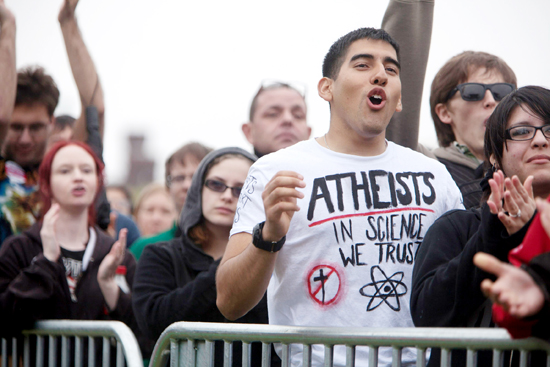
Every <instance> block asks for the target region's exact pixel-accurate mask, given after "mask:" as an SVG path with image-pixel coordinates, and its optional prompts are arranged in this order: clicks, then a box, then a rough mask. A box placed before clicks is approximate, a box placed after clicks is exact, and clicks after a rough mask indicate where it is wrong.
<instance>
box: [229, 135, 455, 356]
mask: <svg viewBox="0 0 550 367" xmlns="http://www.w3.org/2000/svg"><path fill="white" fill-rule="evenodd" d="M281 170H290V171H295V172H298V173H299V174H301V175H302V176H304V181H305V183H306V187H305V188H304V189H300V190H301V191H302V192H303V193H304V198H303V199H300V200H298V206H299V207H300V211H298V212H296V213H295V214H294V216H293V218H292V221H291V224H290V228H289V231H288V233H287V235H286V243H285V245H284V246H283V248H282V249H281V251H280V253H279V255H278V257H277V261H276V263H275V269H274V273H273V276H272V278H271V281H270V284H269V287H268V312H269V323H270V324H275V325H294V326H338V327H350V326H353V327H356V326H364V327H383V328H387V327H413V326H414V324H413V322H412V319H411V316H410V311H409V309H410V308H409V298H410V292H411V278H412V269H413V265H414V259H415V256H416V252H417V250H418V247H419V244H420V243H421V242H422V240H423V238H424V235H425V234H426V231H427V230H428V228H429V227H430V226H431V224H432V223H433V222H434V221H435V220H436V219H437V218H438V217H439V216H441V215H442V214H443V213H445V212H446V211H448V210H451V209H456V208H463V206H462V197H461V194H460V191H459V189H458V188H457V186H456V184H455V182H454V181H453V179H452V178H451V176H450V174H449V173H448V172H447V170H446V169H445V167H444V166H443V165H442V164H440V163H439V162H437V161H436V160H434V159H431V158H427V157H426V156H424V155H422V154H420V153H417V152H415V151H413V150H410V149H408V148H404V147H401V146H399V145H396V144H394V143H392V142H388V146H387V148H386V151H385V152H384V153H383V154H381V155H378V156H375V157H360V156H354V155H347V154H341V153H336V152H333V151H331V150H329V149H326V148H324V147H322V146H321V145H320V144H318V143H317V142H316V141H315V140H308V141H304V142H301V143H298V144H296V145H294V146H292V147H289V148H286V149H283V150H280V151H278V152H276V153H272V154H269V155H267V156H265V157H262V158H261V159H259V160H258V161H257V162H256V163H254V165H253V166H252V167H251V168H250V171H249V173H248V177H247V179H246V182H245V185H244V187H243V190H242V193H241V197H240V198H239V203H238V206H237V211H236V214H235V220H234V224H233V228H232V229H231V235H233V234H235V233H240V232H248V233H252V229H253V227H254V226H255V225H256V224H257V223H259V222H262V221H264V220H265V213H264V208H263V201H262V196H261V195H262V191H263V189H264V187H265V185H266V183H267V182H268V181H269V180H270V179H271V178H272V177H273V176H274V175H275V173H277V172H278V171H281ZM291 356H292V360H291V361H292V365H301V363H302V351H301V348H298V347H297V346H292V348H291ZM323 356H324V351H323V348H322V347H321V346H320V347H314V348H312V359H313V366H320V365H322V363H323ZM367 360H368V350H367V348H357V350H356V361H357V365H365V364H366V363H367ZM402 360H403V365H407V363H411V364H414V363H415V362H416V353H415V350H414V349H404V350H403V354H402ZM390 364H391V349H390V348H381V349H380V350H379V365H380V366H384V365H390ZM334 365H335V366H340V365H341V366H344V365H345V348H344V347H341V348H340V347H335V348H334Z"/></svg>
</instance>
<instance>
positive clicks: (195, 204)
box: [179, 147, 258, 236]
mask: <svg viewBox="0 0 550 367" xmlns="http://www.w3.org/2000/svg"><path fill="white" fill-rule="evenodd" d="M226 154H238V155H242V156H243V157H245V158H248V159H250V161H252V163H254V162H256V159H258V158H257V157H256V156H255V155H254V154H252V153H249V152H247V151H246V150H244V149H241V148H238V147H228V148H221V149H218V150H214V151H212V152H210V153H208V155H206V157H204V158H203V160H202V161H201V163H200V164H199V167H198V168H197V170H196V171H195V174H194V175H193V180H192V181H191V187H190V188H189V191H188V192H187V199H186V200H185V205H184V206H183V209H182V211H181V214H180V222H179V227H180V230H181V232H182V234H184V235H185V236H187V235H188V232H189V229H191V228H192V227H193V226H195V225H196V224H197V223H199V221H200V220H201V218H202V188H203V186H204V179H205V176H206V168H207V167H208V165H209V164H210V163H211V162H212V161H213V160H215V159H216V158H218V157H221V156H223V155H226Z"/></svg>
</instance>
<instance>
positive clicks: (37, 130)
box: [9, 122, 47, 137]
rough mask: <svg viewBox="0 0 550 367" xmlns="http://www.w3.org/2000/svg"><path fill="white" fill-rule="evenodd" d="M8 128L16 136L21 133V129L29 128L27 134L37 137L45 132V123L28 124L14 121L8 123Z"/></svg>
mask: <svg viewBox="0 0 550 367" xmlns="http://www.w3.org/2000/svg"><path fill="white" fill-rule="evenodd" d="M9 129H10V130H11V131H12V132H13V133H14V134H15V135H18V136H19V135H22V134H23V131H25V130H26V129H29V135H31V136H32V137H37V136H40V135H42V134H43V133H45V132H46V129H47V125H46V124H45V123H43V122H34V123H32V124H29V125H26V124H20V123H15V122H14V123H12V124H10V126H9Z"/></svg>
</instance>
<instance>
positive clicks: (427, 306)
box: [411, 86, 550, 366]
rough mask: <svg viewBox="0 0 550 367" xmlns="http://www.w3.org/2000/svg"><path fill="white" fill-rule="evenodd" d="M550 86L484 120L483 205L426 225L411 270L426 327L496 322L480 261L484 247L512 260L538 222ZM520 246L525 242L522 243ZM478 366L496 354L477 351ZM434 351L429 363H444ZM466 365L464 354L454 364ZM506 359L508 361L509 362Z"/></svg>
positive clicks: (522, 92)
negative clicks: (511, 255)
mask: <svg viewBox="0 0 550 367" xmlns="http://www.w3.org/2000/svg"><path fill="white" fill-rule="evenodd" d="M549 139H550V90H548V89H545V88H542V87H536V86H527V87H523V88H520V89H517V90H515V91H513V92H511V93H509V94H508V95H507V96H506V97H504V98H503V99H502V100H501V101H500V103H499V104H498V106H496V108H495V109H494V111H493V113H492V114H491V116H490V117H489V119H488V121H487V125H486V133H485V138H484V157H483V158H484V160H485V161H487V162H488V163H490V164H491V168H490V169H489V170H488V172H487V175H486V176H485V178H484V179H483V181H482V183H481V184H482V187H483V197H482V200H483V204H482V205H481V207H480V208H472V209H469V210H456V211H451V212H449V213H447V214H445V215H443V216H442V217H441V218H439V219H438V220H437V221H436V222H435V223H434V224H433V225H432V226H431V227H430V229H429V230H428V232H427V233H426V235H425V237H424V242H423V243H422V246H421V247H420V249H419V251H418V253H417V256H416V264H415V267H414V271H413V282H412V294H411V315H412V317H413V321H414V323H415V325H416V326H420V327H490V326H494V322H493V321H492V320H491V317H492V310H491V303H490V301H486V299H485V297H484V295H483V292H482V290H481V288H480V286H481V283H482V281H483V280H484V279H485V278H487V277H489V274H488V273H486V272H485V271H482V270H481V269H479V268H477V267H476V266H475V265H474V262H473V258H474V255H475V254H476V253H478V252H484V253H486V254H489V255H492V256H494V257H496V258H497V259H498V260H499V261H502V262H508V255H509V252H510V251H511V250H512V249H515V248H517V247H518V246H520V245H522V243H523V242H524V237H525V236H526V233H527V230H528V229H529V226H530V225H531V222H532V221H533V218H534V215H535V210H536V202H535V198H537V197H539V198H542V199H547V198H548V196H549V195H550V141H549ZM522 246H527V244H526V243H523V245H522ZM478 356H479V359H478V363H477V365H478V366H485V365H490V363H491V358H492V356H491V353H485V352H480V353H478ZM439 359H440V353H439V350H432V355H431V357H430V363H429V366H439ZM465 364H466V352H465V351H457V352H453V355H452V366H463V365H465ZM506 365H507V364H506Z"/></svg>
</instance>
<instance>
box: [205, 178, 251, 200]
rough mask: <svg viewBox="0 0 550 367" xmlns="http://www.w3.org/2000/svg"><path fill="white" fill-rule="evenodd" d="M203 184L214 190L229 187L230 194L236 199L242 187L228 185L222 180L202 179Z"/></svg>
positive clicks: (219, 190)
mask: <svg viewBox="0 0 550 367" xmlns="http://www.w3.org/2000/svg"><path fill="white" fill-rule="evenodd" d="M204 186H206V187H208V188H209V189H210V190H212V191H215V192H225V190H227V189H231V195H233V197H234V198H236V199H238V198H239V196H240V195H241V190H242V189H243V188H242V186H238V187H229V186H227V185H226V184H224V183H223V182H220V181H217V180H206V181H204Z"/></svg>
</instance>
